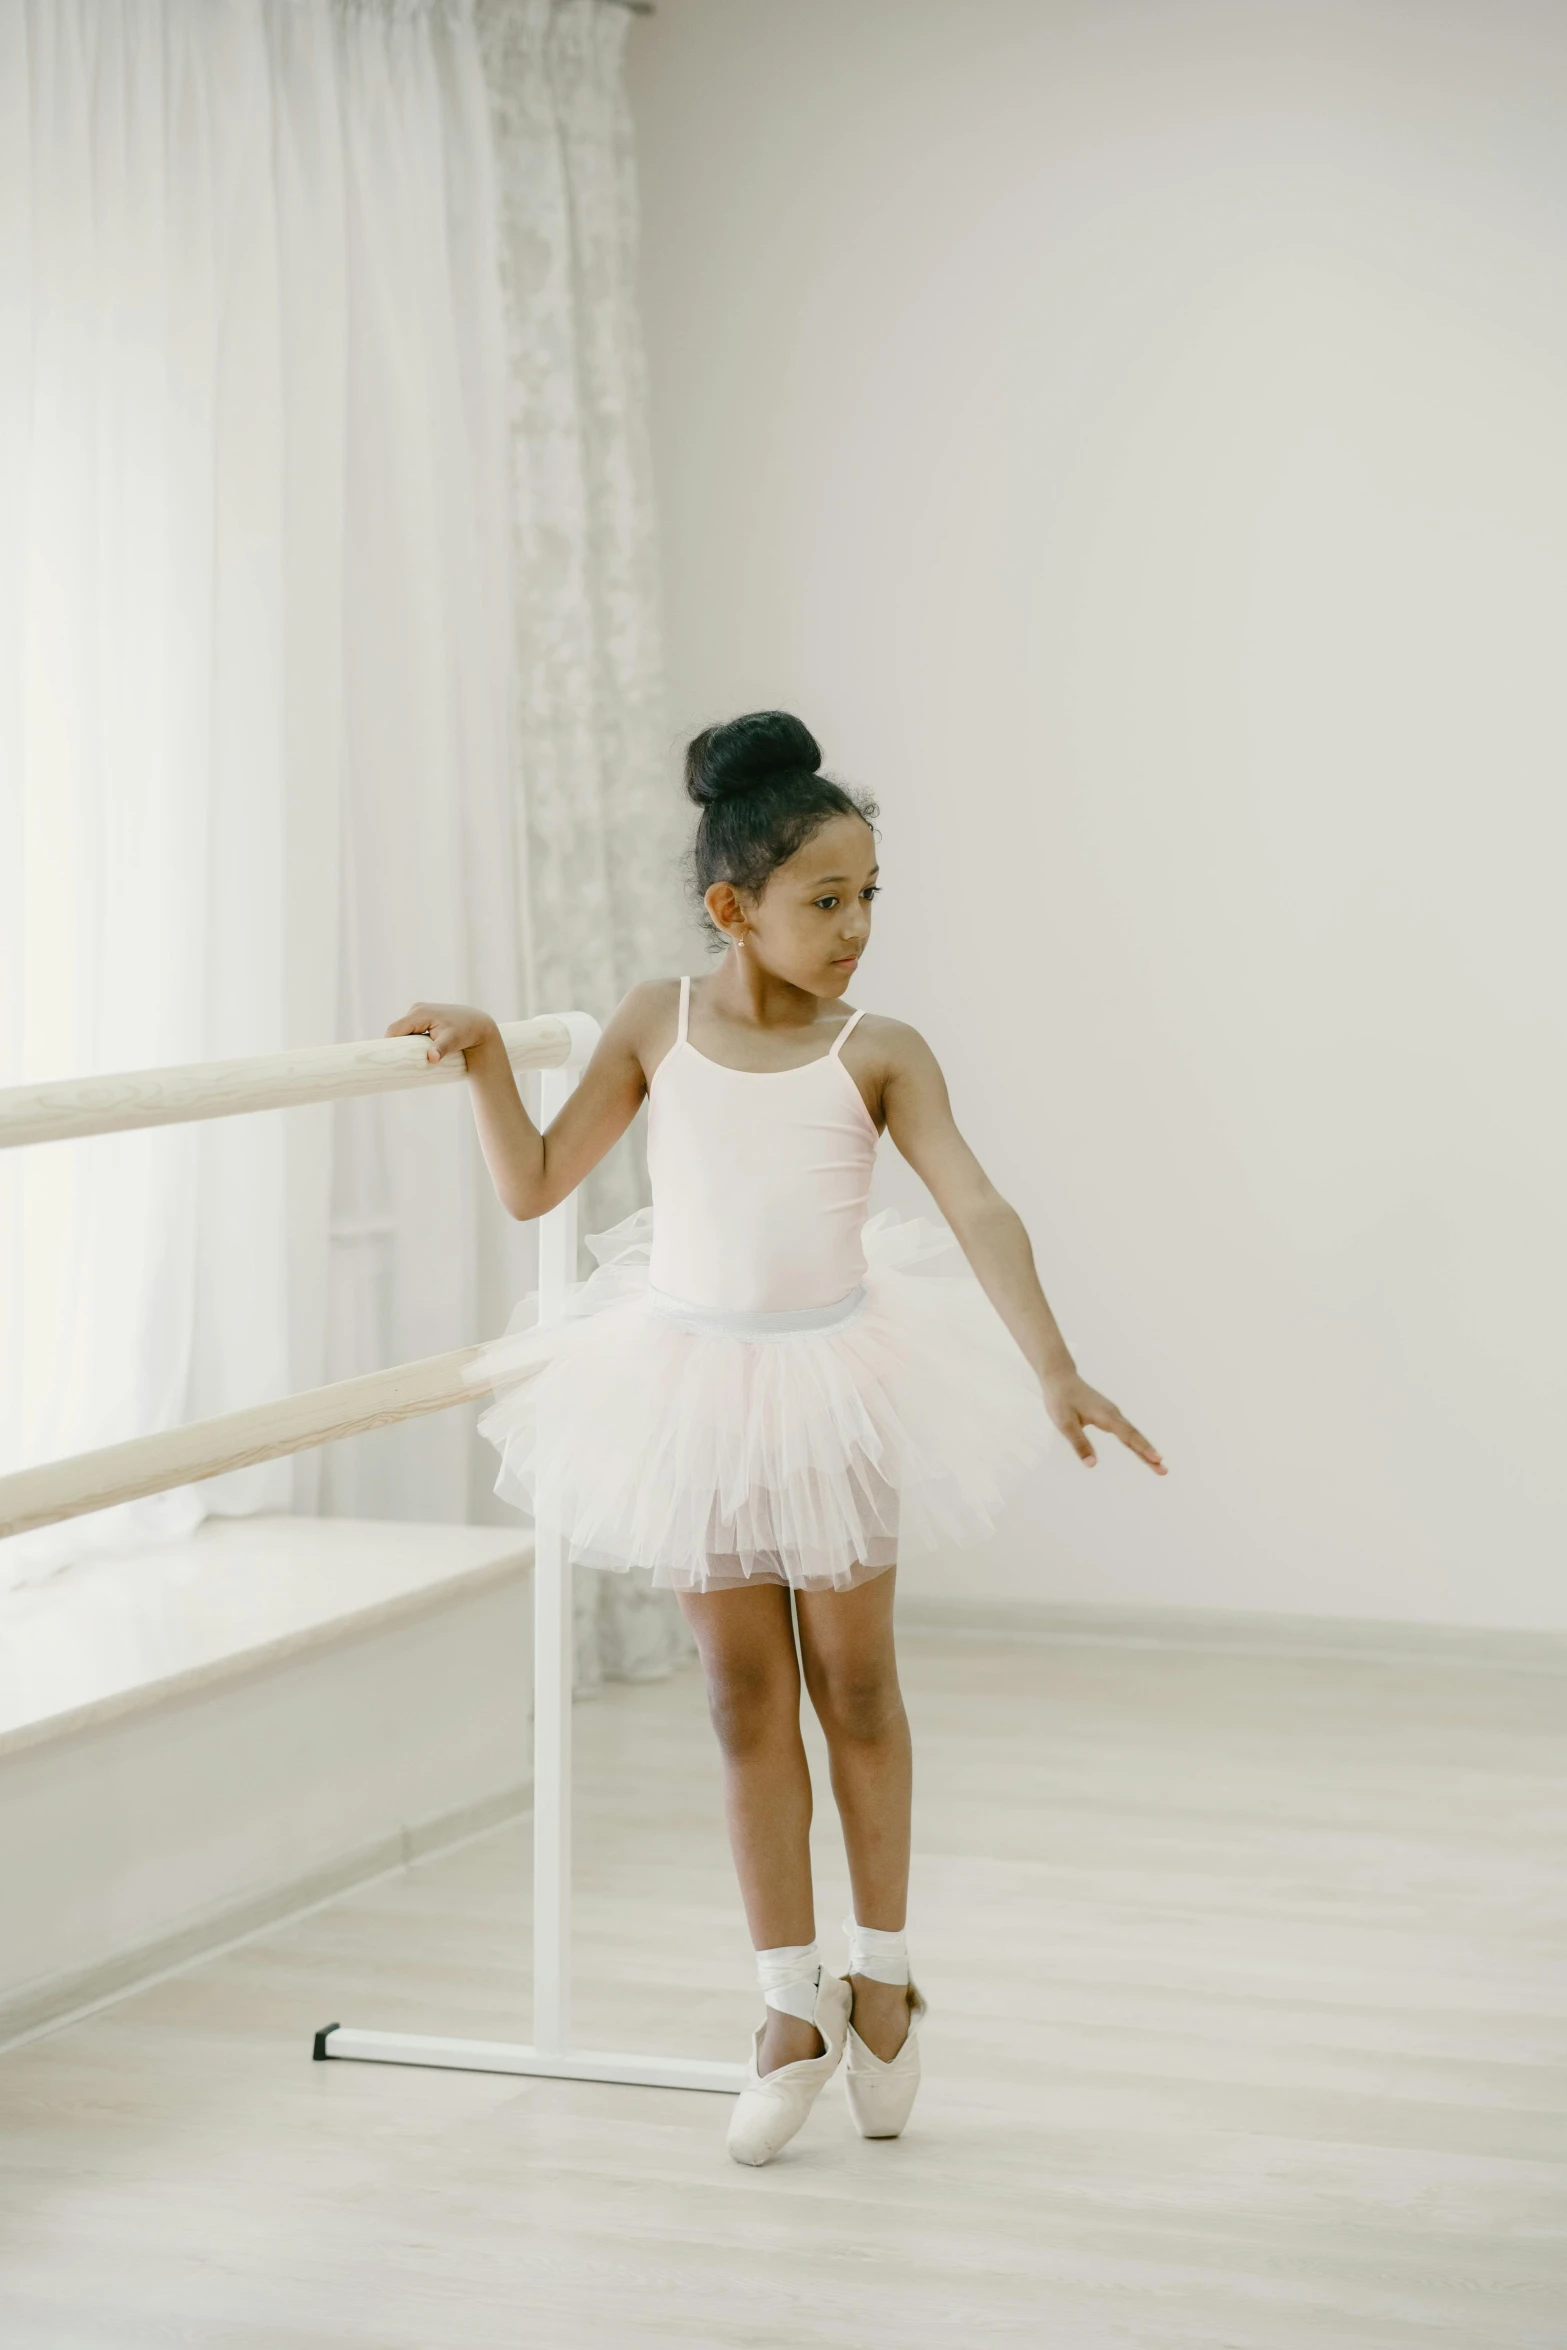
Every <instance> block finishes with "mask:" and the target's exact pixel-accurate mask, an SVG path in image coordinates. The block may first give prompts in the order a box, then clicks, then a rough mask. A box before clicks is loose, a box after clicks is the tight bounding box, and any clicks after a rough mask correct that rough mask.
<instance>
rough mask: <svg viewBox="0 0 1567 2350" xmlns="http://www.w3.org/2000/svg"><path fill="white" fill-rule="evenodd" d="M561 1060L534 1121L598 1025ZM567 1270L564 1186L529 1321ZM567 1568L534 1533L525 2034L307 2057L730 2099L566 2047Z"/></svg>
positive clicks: (724, 2071)
mask: <svg viewBox="0 0 1567 2350" xmlns="http://www.w3.org/2000/svg"><path fill="white" fill-rule="evenodd" d="M566 1017H567V1020H568V1023H569V1025H570V1027H571V1030H572V1038H571V1046H572V1049H571V1057H570V1059H569V1060H568V1061H567V1062H566V1063H565V1065H564V1066H563V1067H561V1068H558V1069H545V1070H542V1071H541V1072H540V1087H539V1123H540V1125H541V1127H542V1126H548V1125H549V1123H550V1121H551V1119H553V1118H555V1117H558V1116H559V1114H560V1111H561V1109H562V1107H563V1106H564V1104H565V1101H566V1097H567V1095H568V1094H569V1093H570V1092H571V1090H572V1088H573V1087H574V1086H575V1084H576V1082H577V1075H578V1072H579V1070H580V1069H581V1068H582V1065H583V1063H584V1062H585V1061H586V1060H587V1058H588V1056H589V1054H590V1053H591V1052H592V1050H593V1047H594V1045H595V1044H596V1043H597V1042H598V1023H597V1022H596V1021H594V1020H591V1019H589V1018H588V1017H587V1015H586V1014H585V1013H578V1012H573V1013H569V1014H567V1015H566ZM576 1270H577V1200H576V1194H575V1193H573V1194H572V1195H571V1197H570V1198H569V1199H564V1200H562V1201H561V1203H560V1205H559V1207H556V1208H551V1209H550V1211H549V1213H548V1215H546V1216H542V1217H541V1218H540V1219H539V1322H540V1324H541V1325H543V1324H545V1323H549V1322H558V1321H559V1320H560V1319H561V1317H562V1315H563V1313H564V1311H565V1305H566V1290H567V1285H568V1284H569V1283H570V1282H571V1281H573V1280H574V1279H575V1278H576ZM574 1663H575V1658H574V1656H573V1635H572V1606H571V1568H570V1565H569V1564H568V1562H567V1558H566V1546H565V1542H564V1540H563V1538H562V1536H561V1531H560V1528H559V1527H558V1526H549V1525H544V1524H540V1525H538V1526H536V1527H535V1529H534V1538H533V2038H532V2041H531V2042H524V2041H520V2040H449V2039H446V2038H445V2037H444V2036H443V2035H441V2034H439V2033H428V2032H371V2031H364V2030H361V2029H360V2028H359V2027H358V2026H356V2025H353V2024H327V2025H325V2026H323V2028H322V2029H321V2030H320V2031H319V2032H317V2034H316V2036H315V2050H314V2053H315V2059H316V2062H317V2063H325V2062H327V2061H328V2060H329V2059H332V2060H336V2059H339V2058H348V2059H350V2060H352V2061H353V2062H355V2063H359V2064H423V2065H436V2066H439V2067H441V2068H442V2069H443V2070H446V2071H452V2072H472V2073H531V2074H534V2075H536V2076H538V2077H539V2078H541V2079H543V2080H548V2081H613V2082H620V2083H623V2084H625V2085H626V2086H628V2087H631V2088H638V2089H716V2090H718V2091H719V2092H721V2093H722V2094H725V2095H729V2096H734V2095H735V2094H736V2093H737V2092H738V2091H739V2089H740V2088H741V2087H742V2085H743V2083H744V2081H745V2067H744V2065H739V2064H718V2063H713V2062H709V2061H708V2060H706V2059H705V2058H702V2057H696V2056H621V2055H619V2054H616V2053H613V2052H611V2051H609V2050H607V2049H601V2048H573V2046H572V2045H571V1690H572V1682H573V1679H574V1677H575V1676H574V1671H573V1667H574Z"/></svg>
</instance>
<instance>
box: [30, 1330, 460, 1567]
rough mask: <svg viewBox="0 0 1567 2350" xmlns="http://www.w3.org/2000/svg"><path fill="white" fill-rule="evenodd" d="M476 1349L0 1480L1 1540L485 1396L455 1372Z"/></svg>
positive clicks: (337, 1383) (50, 1463) (141, 1438)
mask: <svg viewBox="0 0 1567 2350" xmlns="http://www.w3.org/2000/svg"><path fill="white" fill-rule="evenodd" d="M478 1352H479V1349H478V1347H476V1346H460V1347H457V1348H455V1349H454V1350H453V1352H452V1353H450V1354H444V1355H426V1356H424V1357H423V1359H422V1360H421V1361H419V1362H416V1363H398V1364H396V1365H395V1366H394V1368H393V1369H391V1370H390V1371H368V1372H366V1373H365V1374H364V1375H363V1376H362V1377H361V1378H358V1379H339V1380H337V1381H335V1382H334V1383H333V1385H332V1386H330V1387H310V1388H306V1389H305V1391H304V1392H303V1394H300V1395H288V1396H284V1397H282V1398H281V1399H280V1400H279V1401H277V1402H275V1403H260V1404H251V1405H249V1406H248V1407H247V1408H246V1409H245V1410H244V1411H241V1412H225V1413H223V1414H222V1416H221V1417H220V1418H218V1419H215V1420H193V1421H191V1422H190V1424H189V1425H188V1426H187V1427H184V1428H169V1429H165V1430H163V1431H162V1432H161V1433H160V1434H158V1435H156V1436H133V1437H131V1438H130V1439H129V1440H128V1442H126V1443H124V1444H109V1445H105V1446H104V1447H103V1449H102V1450H101V1451H99V1452H82V1453H76V1454H74V1455H72V1456H71V1457H70V1458H68V1459H66V1460H63V1461H45V1462H44V1463H43V1464H42V1465H41V1466H40V1467H38V1468H36V1469H20V1470H18V1471H17V1472H16V1473H15V1475H13V1476H10V1477H0V1540H3V1538H4V1537H5V1536H6V1535H8V1534H26V1533H29V1532H30V1531H31V1530H32V1528H33V1527H35V1526H53V1525H56V1524H58V1523H59V1521H60V1520H61V1519H62V1518H80V1517H85V1516H86V1514H87V1513H88V1512H89V1511H90V1510H102V1509H108V1508H109V1507H110V1505H111V1504H112V1503H115V1502H121V1501H137V1500H139V1499H140V1498H141V1496H142V1495H143V1494H145V1493H167V1492H169V1491H170V1490H171V1489H172V1488H173V1487H175V1486H176V1485H195V1484H199V1483H200V1482H201V1481H202V1479H203V1478H206V1477H221V1476H222V1474H223V1472H224V1471H225V1470H226V1469H248V1468H250V1467H252V1466H253V1465H254V1464H255V1463H256V1462H257V1461H275V1460H277V1459H279V1458H280V1457H281V1455H282V1454H284V1453H287V1452H304V1451H306V1450H308V1448H309V1447H310V1446H311V1445H313V1444H331V1443H332V1442H334V1441H335V1440H336V1438H338V1437H340V1436H362V1435H363V1434H364V1433H365V1432H366V1430H367V1429H370V1428H385V1427H387V1426H388V1425H389V1424H390V1423H391V1422H392V1421H393V1420H412V1419H415V1418H417V1417H418V1415H419V1414H420V1413H421V1412H441V1411H445V1410H446V1408H447V1406H448V1405H449V1404H458V1403H473V1402H477V1401H478V1400H479V1398H480V1397H481V1396H482V1395H483V1394H484V1392H485V1390H484V1388H483V1387H482V1385H479V1384H477V1383H469V1382H468V1381H465V1380H464V1378H463V1376H462V1372H463V1366H464V1365H465V1364H467V1363H470V1362H472V1360H473V1358H474V1356H475V1355H476V1354H477V1353H478Z"/></svg>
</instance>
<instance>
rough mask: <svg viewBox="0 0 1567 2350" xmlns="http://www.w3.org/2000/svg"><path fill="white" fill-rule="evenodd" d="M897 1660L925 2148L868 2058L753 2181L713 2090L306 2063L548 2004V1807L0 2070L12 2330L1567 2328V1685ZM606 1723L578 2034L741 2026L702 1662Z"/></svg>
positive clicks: (981, 2336)
mask: <svg viewBox="0 0 1567 2350" xmlns="http://www.w3.org/2000/svg"><path fill="white" fill-rule="evenodd" d="M905 1679H906V1682H907V1685H908V1690H909V1697H910V1707H911V1712H912V1713H913V1714H914V1717H915V1723H916V1735H917V1740H918V1753H919V1793H918V1824H917V1838H916V1841H917V1847H918V1850H917V1858H916V1869H915V1880H916V1883H915V1899H914V1907H913V1937H914V1947H915V1952H916V1957H917V1963H918V1969H919V1974H920V1977H921V1980H922V1983H923V1984H924V1986H925V1988H926V1990H927V1993H928V1995H929V1997H930V1999H931V2004H932V2013H931V2019H930V2024H929V2026H928V2033H927V2040H926V2066H927V2080H926V2085H925V2088H924V2089H923V2091H922V2093H921V2100H920V2104H919V2106H918V2107H917V2109H916V2118H915V2121H914V2123H913V2125H912V2126H911V2129H910V2132H909V2134H908V2136H907V2138H906V2139H904V2140H903V2141H902V2142H901V2143H899V2144H896V2145H887V2146H874V2145H865V2144H862V2143H861V2142H860V2141H859V2140H858V2139H857V2138H856V2137H855V2136H854V2135H853V2133H852V2130H851V2129H850V2126H849V2122H848V2117H847V2114H846V2111H845V2109H844V2107H843V2103H842V2098H841V2093H840V2091H839V2090H838V2088H837V2086H836V2085H835V2086H834V2087H833V2088H832V2089H831V2090H829V2092H828V2093H827V2096H826V2097H825V2098H824V2099H823V2100H822V2103H821V2104H820V2106H819V2107H818V2109H817V2111H816V2113H815V2115H814V2116H813V2117H812V2121H811V2123H810V2125H809V2127H808V2128H807V2130H806V2131H805V2132H804V2133H803V2134H802V2136H801V2138H800V2139H799V2140H797V2141H796V2143H795V2145H794V2146H792V2147H791V2148H790V2149H788V2151H787V2152H786V2154H785V2156H784V2157H783V2158H782V2159H781V2160H780V2161H779V2162H778V2163H777V2164H775V2165H774V2166H772V2167H771V2168H770V2169H768V2170H765V2171H761V2172H747V2171H742V2170H738V2169H736V2168H735V2167H734V2166H733V2165H731V2164H729V2163H728V2162H727V2161H726V2160H725V2158H724V2154H723V2147H722V2133H723V2127H724V2122H725V2119H726V2114H727V2108H726V2106H725V2104H724V2103H723V2101H721V2100H718V2099H714V2098H709V2097H702V2096H695V2095H681V2094H678V2093H675V2092H671V2091H660V2090H619V2089H610V2088H594V2087H590V2086H587V2085H582V2084H575V2083H568V2082H521V2081H516V2080H510V2079H504V2078H496V2077H493V2076H485V2075H478V2074H450V2073H447V2074H442V2073H436V2072H417V2071H412V2070H403V2069H401V2068H398V2069H392V2068H383V2067H379V2066H354V2065H348V2064H331V2065H313V2064H311V2063H310V2061H309V2044H310V2036H311V2034H312V2032H313V2031H314V2030H315V2028H316V2026H317V2025H319V2024H322V2023H325V2022H328V2021H330V2020H332V2019H333V2018H334V2017H336V2018H341V2019H342V2020H344V2021H348V2022H353V2023H359V2024H373V2025H383V2026H388V2027H394V2028H405V2029H413V2030H421V2029H422V2030H448V2031H454V2030H455V2031H465V2032H473V2033H476V2034H482V2035H507V2036H523V2035H525V2033H526V2029H527V2005H526V2002H527V1974H526V1960H527V1898H526V1870H527V1846H528V1838H527V1831H526V1826H525V1824H518V1825H516V1826H512V1827H507V1828H503V1829H501V1830H498V1831H496V1832H495V1833H493V1834H491V1835H490V1836H488V1837H485V1838H483V1839H480V1840H477V1841H475V1842H473V1843H471V1844H469V1845H467V1846H465V1847H463V1848H461V1849H459V1850H456V1851H453V1852H450V1853H447V1854H444V1855H440V1856H438V1857H436V1858H433V1859H431V1860H428V1861H425V1862H422V1863H420V1864H418V1865H416V1866H415V1867H413V1868H411V1869H409V1870H406V1871H403V1872H401V1873H400V1874H399V1875H398V1876H396V1877H394V1878H389V1879H385V1880H382V1881H381V1882H379V1883H377V1884H375V1885H372V1886H367V1887H365V1888H363V1889H361V1890H360V1891H359V1892H357V1893H355V1894H353V1895H350V1896H347V1897H345V1898H344V1899H343V1900H341V1901H339V1902H337V1903H336V1904H334V1905H333V1906H332V1907H330V1908H328V1909H324V1910H322V1911H320V1912H318V1913H316V1914H315V1915H314V1916H311V1917H308V1918H305V1919H301V1920H299V1921H296V1922H295V1923H293V1924H291V1925H288V1926H285V1927H281V1928H277V1929H274V1930H272V1931H271V1932H269V1933H268V1934H266V1935H265V1936H263V1937H261V1938H259V1939H257V1940H256V1941H254V1942H252V1943H250V1944H248V1945H246V1946H245V1947H243V1948H241V1949H238V1950H234V1951H231V1952H229V1953H227V1954H225V1955H224V1956H222V1957H220V1958H217V1959H215V1960H211V1961H209V1962H207V1963H206V1964H205V1965H203V1966H202V1967H199V1968H197V1969H194V1970H192V1971H191V1972H189V1973H188V1974H186V1975H184V1976H181V1977H178V1978H174V1979H171V1980H168V1981H165V1982H163V1983H159V1984H156V1985H153V1986H151V1987H150V1988H148V1989H147V1990H145V1991H143V1992H141V1993H139V1994H137V1995H136V1996H135V1997H134V1998H132V1999H129V2000H126V2001H124V2002H123V2003H121V2004H120V2005H119V2006H117V2007H115V2008H113V2009H109V2010H106V2011H105V2012H104V2013H102V2014H100V2015H98V2016H95V2017H92V2018H90V2019H88V2020H87V2021H85V2022H83V2023H81V2024H79V2025H77V2026H75V2027H73V2028H72V2029H70V2030H67V2031H63V2032H61V2033H59V2034H57V2035H55V2036H54V2037H53V2038H50V2039H46V2040H40V2041H36V2042H34V2043H32V2044H30V2045H28V2046H25V2047H22V2048H19V2049H16V2050H14V2051H12V2052H11V2053H10V2054H9V2055H8V2056H6V2057H4V2058H3V2059H0V2341H3V2342H4V2345H5V2350H153V2346H154V2345H156V2346H157V2350H168V2346H169V2345H184V2344H191V2345H196V2346H199V2350H328V2345H330V2346H331V2350H502V2346H505V2350H511V2346H512V2345H517V2346H519V2350H521V2346H522V2345H526V2346H527V2350H600V2346H601V2345H602V2346H605V2350H608V2346H611V2345H613V2346H614V2350H639V2346H642V2345H646V2346H647V2350H653V2346H655V2345H657V2346H662V2345H666V2344H667V2345H670V2346H678V2350H799V2346H800V2345H807V2344H809V2345H822V2346H824V2350H873V2346H874V2350H882V2345H883V2344H886V2345H889V2346H890V2345H897V2346H898V2350H963V2346H966V2345H968V2344H971V2343H972V2344H989V2343H1000V2344H1019V2345H1025V2344H1026V2345H1034V2346H1038V2350H1045V2346H1046V2345H1048V2346H1049V2350H1129V2346H1130V2350H1567V2248H1564V2247H1567V1962H1564V1954H1567V1866H1564V1857H1563V1856H1564V1853H1567V1832H1564V1831H1567V1774H1564V1772H1563V1759H1564V1752H1567V1709H1564V1706H1563V1703H1562V1699H1563V1696H1564V1694H1567V1692H1564V1689H1563V1685H1562V1683H1561V1681H1560V1679H1556V1678H1553V1677H1552V1676H1550V1675H1546V1674H1535V1675H1531V1674H1527V1673H1522V1672H1516V1671H1509V1670H1507V1669H1505V1668H1504V1667H1493V1666H1486V1667H1483V1668H1476V1669H1474V1670H1467V1671H1466V1670H1463V1669H1460V1668H1456V1667H1455V1666H1453V1665H1452V1663H1451V1662H1450V1661H1448V1662H1444V1663H1443V1664H1441V1665H1440V1666H1429V1667H1428V1666H1424V1665H1422V1664H1420V1663H1419V1662H1418V1661H1417V1662H1415V1663H1410V1664H1399V1665H1396V1666H1395V1665H1386V1664H1379V1663H1376V1662H1374V1661H1368V1660H1361V1659H1346V1658H1310V1659H1301V1658H1294V1657H1289V1656H1284V1657H1271V1656H1270V1657H1266V1658H1257V1657H1247V1656H1238V1655H1223V1656H1215V1655H1209V1654H1203V1653H1201V1652H1191V1651H1179V1652H1177V1651H1160V1650H1157V1649H1149V1650H1132V1649H1125V1650H1123V1649H1117V1648H1115V1647H1111V1646H1105V1647H1102V1648H1094V1647H1088V1646H1071V1647H1060V1648H1057V1647H1052V1646H1051V1645H1049V1644H1047V1643H1026V1642H1017V1643H1009V1642H1001V1641H996V1642H988V1643H987V1642H982V1641H974V1640H963V1641H942V1640H938V1639H934V1638H919V1639H915V1640H912V1641H910V1642H909V1643H907V1644H906V1653H905ZM577 1724H578V1747H579V1795H580V1803H579V1819H580V1846H581V1852H580V1865H579V1871H578V1926H579V1936H580V1961H581V1963H580V1971H579V1981H578V2008H579V2019H578V2020H579V2032H580V2035H581V2037H582V2038H583V2039H584V2040H588V2041H594V2040H597V2041H600V2042H603V2043H605V2044H614V2045H620V2046H634V2045H636V2046H644V2047H647V2048H649V2049H663V2050H685V2051H687V2052H689V2053H693V2054H698V2055H712V2056H721V2057H734V2056H736V2055H737V2054H739V2053H741V2052H742V2051H743V2047H744V2043H745V2040H746V2037H747V2034H748V2033H749V2030H750V2028H751V2025H752V2024H753V2022H754V2021H755V1994H754V1992H753V1991H752V1990H751V1988H750V1974H749V1964H748V1953H747V1945H746V1938H745V1934H744V1929H743V1925H742V1922H741V1919H740V1915H739V1909H738V1904H737V1901H736V1898H735V1895H734V1890H733V1886H732V1882H731V1878H730V1873H729V1865H728V1859H727V1855H726V1853H725V1849H724V1844H723V1837H722V1830H721V1825H720V1820H719V1814H718V1803H717V1773H716V1768H715V1764H714V1757H713V1753H712V1747H711V1739H710V1734H709V1731H708V1728H707V1724H706V1719H705V1711H704V1708H703V1705H702V1700H701V1692H700V1688H699V1686H698V1684H697V1683H696V1681H695V1679H694V1678H693V1677H691V1676H689V1675H688V1676H686V1677H683V1678H681V1679H679V1680H677V1681H675V1682H673V1683H669V1684H665V1685H662V1686H656V1687H651V1688H620V1689H612V1690H610V1691H608V1692H606V1693H605V1695H604V1697H603V1698H602V1699H601V1700H600V1702H598V1703H597V1704H595V1705H593V1706H589V1707H584V1708H582V1709H579V1713H578V1717H577ZM816 1754H817V1758H818V1761H819V1759H820V1755H819V1747H818V1748H816ZM819 1785H821V1786H822V1787H823V1788H825V1774H824V1773H821V1772H819ZM818 1844H819V1866H820V1876H821V1901H820V1908H819V1930H820V1932H821V1934H822V1938H823V1940H824V1943H825V1945H826V1947H827V1950H828V1954H829V1963H835V1962H837V1960H838V1959H839V1956H840V1945H839V1939H838V1934H837V1921H838V1919H839V1918H840V1917H841V1916H842V1915H843V1914H844V1909H845V1907H846V1901H847V1894H846V1885H845V1881H844V1875H843V1869H842V1861H841V1855H840V1854H839V1853H838V1851H837V1849H836V1834H835V1829H834V1824H833V1822H832V1818H831V1812H830V1806H827V1805H825V1804H824V1808H823V1813H822V1816H821V1817H820V1819H819V1821H818Z"/></svg>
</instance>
